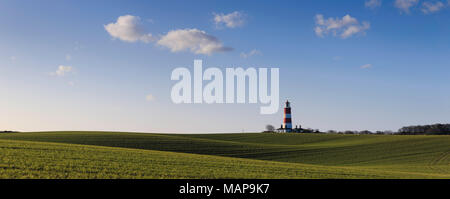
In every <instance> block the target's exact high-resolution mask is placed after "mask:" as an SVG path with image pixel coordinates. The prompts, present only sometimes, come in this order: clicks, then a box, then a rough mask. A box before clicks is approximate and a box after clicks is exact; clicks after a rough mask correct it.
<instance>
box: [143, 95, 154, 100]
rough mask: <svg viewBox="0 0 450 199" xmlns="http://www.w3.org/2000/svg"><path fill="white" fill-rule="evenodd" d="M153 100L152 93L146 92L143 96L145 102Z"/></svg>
mask: <svg viewBox="0 0 450 199" xmlns="http://www.w3.org/2000/svg"><path fill="white" fill-rule="evenodd" d="M154 100H155V96H153V95H152V94H148V95H146V96H145V101H147V102H151V101H154Z"/></svg>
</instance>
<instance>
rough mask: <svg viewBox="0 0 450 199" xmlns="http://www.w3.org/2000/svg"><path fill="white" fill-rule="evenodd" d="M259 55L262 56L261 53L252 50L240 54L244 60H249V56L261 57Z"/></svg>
mask: <svg viewBox="0 0 450 199" xmlns="http://www.w3.org/2000/svg"><path fill="white" fill-rule="evenodd" d="M261 54H262V53H261V51H259V50H256V49H253V50H251V51H250V52H248V53H245V52H242V53H241V57H242V58H244V59H246V58H249V57H251V56H255V55H261Z"/></svg>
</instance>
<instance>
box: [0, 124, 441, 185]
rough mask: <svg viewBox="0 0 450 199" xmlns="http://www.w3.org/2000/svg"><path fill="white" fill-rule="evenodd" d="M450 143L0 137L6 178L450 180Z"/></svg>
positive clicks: (322, 137)
mask: <svg viewBox="0 0 450 199" xmlns="http://www.w3.org/2000/svg"><path fill="white" fill-rule="evenodd" d="M449 153H450V136H418V135H417V136H391V135H389V136H388V135H334V134H330V135H326V134H206V135H205V134H203V135H181V134H143V133H120V132H34V133H8V134H0V178H446V179H449V178H450V155H449Z"/></svg>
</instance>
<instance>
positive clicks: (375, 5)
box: [364, 0, 381, 9]
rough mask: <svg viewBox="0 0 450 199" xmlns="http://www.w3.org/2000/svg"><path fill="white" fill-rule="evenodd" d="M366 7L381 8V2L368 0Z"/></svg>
mask: <svg viewBox="0 0 450 199" xmlns="http://www.w3.org/2000/svg"><path fill="white" fill-rule="evenodd" d="M364 5H365V6H366V8H370V9H375V8H377V7H380V6H381V0H366V2H365V4H364Z"/></svg>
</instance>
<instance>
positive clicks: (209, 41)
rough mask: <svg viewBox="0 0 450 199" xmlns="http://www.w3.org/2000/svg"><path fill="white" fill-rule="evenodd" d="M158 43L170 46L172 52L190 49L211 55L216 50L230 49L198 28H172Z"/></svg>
mask: <svg viewBox="0 0 450 199" xmlns="http://www.w3.org/2000/svg"><path fill="white" fill-rule="evenodd" d="M157 43H158V45H161V46H164V47H167V48H169V49H170V50H171V51H172V52H179V51H185V50H189V51H191V52H193V53H195V54H206V55H210V54H211V53H214V52H224V51H230V50H232V48H229V47H224V46H223V44H222V42H220V41H219V40H218V39H217V38H216V37H214V36H212V35H208V34H207V33H206V32H205V31H201V30H198V29H179V30H172V31H170V32H168V33H167V34H166V35H163V36H162V37H161V39H160V40H159V41H158V42H157Z"/></svg>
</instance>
